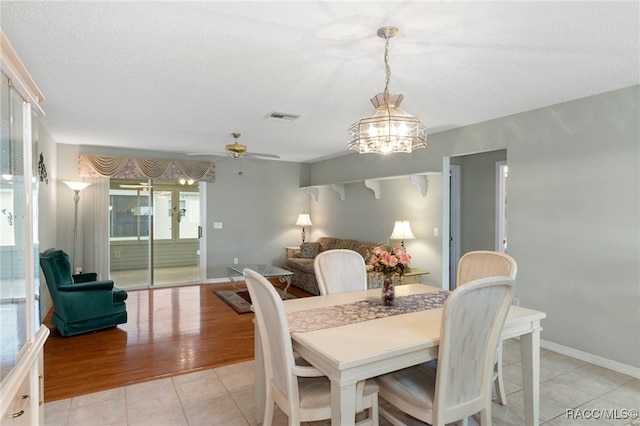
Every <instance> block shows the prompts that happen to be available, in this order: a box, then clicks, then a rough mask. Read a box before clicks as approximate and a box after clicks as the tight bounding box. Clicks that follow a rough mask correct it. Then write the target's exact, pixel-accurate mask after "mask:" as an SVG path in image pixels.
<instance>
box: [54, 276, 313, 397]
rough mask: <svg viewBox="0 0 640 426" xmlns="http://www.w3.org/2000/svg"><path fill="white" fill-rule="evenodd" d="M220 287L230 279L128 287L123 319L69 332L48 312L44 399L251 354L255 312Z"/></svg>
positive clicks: (237, 359)
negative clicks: (237, 305) (225, 296)
mask: <svg viewBox="0 0 640 426" xmlns="http://www.w3.org/2000/svg"><path fill="white" fill-rule="evenodd" d="M273 283H274V285H278V286H282V284H280V283H278V282H277V280H274V281H273ZM223 288H231V286H230V285H225V284H201V285H191V286H179V287H170V288H167V287H165V288H160V289H150V290H146V289H145V290H130V291H128V293H129V298H128V299H127V302H126V303H127V312H128V318H129V319H128V322H127V323H126V324H121V325H119V326H118V327H116V328H110V329H106V330H102V331H98V332H94V333H87V334H83V335H78V336H73V337H62V336H61V335H60V333H59V332H58V331H57V330H56V329H55V328H52V325H51V322H50V318H51V312H50V313H49V315H47V317H46V318H45V320H44V324H45V325H47V326H48V327H49V328H51V329H52V330H51V335H50V336H49V339H48V340H47V342H46V343H45V346H44V371H45V373H44V398H45V401H46V402H51V401H56V400H59V399H65V398H70V397H74V396H78V395H84V394H87V393H92V392H97V391H101V390H106V389H112V388H117V387H121V386H125V385H131V384H135V383H141V382H145V381H149V380H154V379H158V378H162V377H169V376H173V375H177V374H183V373H187V372H193V371H199V370H204V369H208V368H213V367H220V366H223V365H228V364H233V363H236V362H241V361H246V360H252V359H253V358H254V354H253V317H254V315H253V314H252V313H248V314H242V315H239V314H237V313H236V312H235V311H234V310H233V309H231V308H230V307H229V306H228V305H226V304H225V303H224V302H223V301H222V300H221V299H220V298H219V297H218V296H216V295H215V294H214V293H213V291H214V290H219V289H223ZM290 291H291V292H292V293H293V294H296V295H298V296H300V297H304V296H308V295H309V294H308V293H305V292H303V291H301V290H298V289H297V288H293V287H292V288H291V290H290Z"/></svg>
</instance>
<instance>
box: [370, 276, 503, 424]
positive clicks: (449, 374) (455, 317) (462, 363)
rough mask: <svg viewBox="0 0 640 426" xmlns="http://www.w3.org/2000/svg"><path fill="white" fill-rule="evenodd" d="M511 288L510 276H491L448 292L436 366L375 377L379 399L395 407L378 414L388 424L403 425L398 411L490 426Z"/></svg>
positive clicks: (440, 420)
mask: <svg viewBox="0 0 640 426" xmlns="http://www.w3.org/2000/svg"><path fill="white" fill-rule="evenodd" d="M513 285H514V280H513V278H509V277H492V278H482V279H479V280H475V281H472V282H470V283H468V284H465V285H463V286H461V287H458V288H457V289H455V290H454V291H452V292H451V294H450V295H449V297H448V298H447V301H446V302H445V304H444V307H443V313H442V322H441V325H440V343H439V347H438V362H437V366H436V367H435V368H433V367H432V364H430V363H423V364H420V365H417V366H414V367H409V368H405V369H403V370H400V371H396V372H393V373H389V374H385V375H383V376H379V377H377V378H376V382H377V383H378V386H379V387H380V397H381V398H383V399H384V400H386V401H387V402H389V403H390V405H392V406H393V407H395V409H394V408H393V407H389V406H387V405H384V404H381V405H380V414H381V415H382V416H383V417H384V418H386V419H387V420H389V422H391V424H393V425H401V424H405V423H403V421H402V420H403V419H402V418H401V417H402V412H403V413H406V414H408V415H410V416H412V417H414V418H416V419H418V420H420V421H422V422H425V423H429V424H431V425H433V426H444V425H445V424H447V423H454V422H460V421H462V422H463V423H465V422H466V419H467V418H468V417H470V416H472V415H474V414H477V413H480V422H481V424H482V425H490V424H491V382H492V378H491V376H492V373H493V365H494V363H495V355H496V349H497V347H498V341H499V340H500V334H501V333H502V327H503V326H504V322H505V319H506V317H507V312H508V311H509V305H510V304H511V300H512V297H513ZM398 410H399V411H400V413H398ZM411 422H414V420H411Z"/></svg>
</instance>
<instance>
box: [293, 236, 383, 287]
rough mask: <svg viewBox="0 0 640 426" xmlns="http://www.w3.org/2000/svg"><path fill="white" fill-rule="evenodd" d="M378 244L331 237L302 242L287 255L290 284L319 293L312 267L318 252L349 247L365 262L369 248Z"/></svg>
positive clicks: (369, 254)
mask: <svg viewBox="0 0 640 426" xmlns="http://www.w3.org/2000/svg"><path fill="white" fill-rule="evenodd" d="M380 244H381V243H368V242H364V241H356V240H347V239H342V238H333V237H320V238H318V240H317V241H316V242H308V243H302V244H301V245H300V249H299V250H294V251H292V252H291V254H290V255H288V257H287V261H286V265H285V268H286V269H287V270H289V271H291V272H293V276H292V277H291V285H294V286H296V287H298V288H299V289H302V290H304V291H306V292H308V293H311V294H314V295H316V296H317V295H319V294H320V290H319V289H318V282H317V281H316V274H315V271H314V269H313V260H314V259H315V257H316V256H317V255H318V253H320V252H323V251H327V250H335V249H349V250H353V251H356V252H358V253H360V255H361V256H362V258H363V259H364V261H365V263H366V261H367V260H369V257H370V256H371V250H372V249H373V248H374V247H375V246H377V245H380Z"/></svg>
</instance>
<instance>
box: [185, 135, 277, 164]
mask: <svg viewBox="0 0 640 426" xmlns="http://www.w3.org/2000/svg"><path fill="white" fill-rule="evenodd" d="M231 136H233V138H234V142H233V143H230V144H227V145H225V146H224V149H225V152H220V153H215V152H213V153H212V152H192V153H189V154H187V155H220V156H226V157H231V158H244V157H255V158H259V157H263V158H280V156H279V155H275V154H262V153H258V152H247V146H246V145H242V144H241V143H238V138H239V137H240V133H237V132H234V133H231Z"/></svg>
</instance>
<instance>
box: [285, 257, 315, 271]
mask: <svg viewBox="0 0 640 426" xmlns="http://www.w3.org/2000/svg"><path fill="white" fill-rule="evenodd" d="M287 269H288V270H290V271H291V272H294V273H295V272H296V271H300V272H304V273H307V274H315V272H314V270H313V259H298V258H295V257H290V258H289V259H287Z"/></svg>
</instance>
